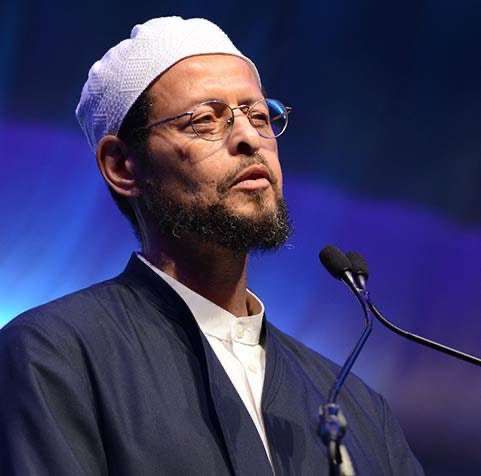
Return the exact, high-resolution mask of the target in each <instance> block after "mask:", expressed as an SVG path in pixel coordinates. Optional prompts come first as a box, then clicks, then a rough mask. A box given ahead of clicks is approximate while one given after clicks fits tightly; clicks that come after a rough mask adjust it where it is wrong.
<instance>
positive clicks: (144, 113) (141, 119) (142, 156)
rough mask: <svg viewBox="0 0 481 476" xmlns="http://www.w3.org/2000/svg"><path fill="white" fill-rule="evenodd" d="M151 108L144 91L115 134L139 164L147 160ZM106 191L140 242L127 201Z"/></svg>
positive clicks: (135, 218) (133, 215)
mask: <svg viewBox="0 0 481 476" xmlns="http://www.w3.org/2000/svg"><path fill="white" fill-rule="evenodd" d="M151 106H152V102H151V97H150V94H149V91H148V89H146V90H145V91H144V92H142V94H141V95H140V96H139V97H138V98H137V100H136V101H135V102H134V104H133V105H132V107H131V108H130V109H129V112H128V113H127V115H126V116H125V118H124V120H123V121H122V125H121V126H120V129H119V132H118V134H117V137H118V138H119V139H121V140H122V141H123V142H124V143H125V144H126V145H127V147H128V148H129V150H130V151H131V152H132V153H133V154H134V155H135V158H136V160H137V161H139V162H140V163H141V162H143V161H145V160H147V137H148V131H147V130H146V129H145V126H147V123H148V121H149V112H150V108H151ZM108 189H109V192H110V194H111V195H112V198H113V199H114V202H115V203H116V205H117V207H118V208H119V210H120V211H121V212H122V215H124V217H126V218H127V220H128V221H129V223H130V225H131V226H132V229H133V231H134V234H135V236H136V237H137V239H138V240H139V242H141V234H140V226H139V223H138V222H137V217H136V216H135V212H134V209H133V208H132V205H131V204H130V202H129V199H128V198H127V197H124V196H122V195H119V194H118V193H117V192H116V191H115V190H113V189H112V188H111V187H110V186H109V187H108Z"/></svg>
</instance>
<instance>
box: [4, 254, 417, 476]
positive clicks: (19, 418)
mask: <svg viewBox="0 0 481 476" xmlns="http://www.w3.org/2000/svg"><path fill="white" fill-rule="evenodd" d="M262 339H263V340H264V345H265V348H266V373H265V382H264V390H263V395H262V412H263V416H264V422H265V427H266V433H267V437H268V440H269V447H270V451H271V455H272V459H273V466H274V469H275V473H276V475H314V474H315V475H324V474H326V475H327V474H328V464H327V458H326V450H325V447H324V445H323V444H322V442H321V441H320V438H319V436H318V434H317V424H318V408H319V405H320V404H322V403H323V402H325V400H326V397H327V393H328V390H329V388H330V386H331V384H332V382H333V380H334V378H335V375H336V373H337V371H338V367H337V366H336V365H334V364H333V363H331V362H330V361H328V360H327V359H325V358H324V357H322V356H320V355H319V354H317V353H316V352H314V351H312V350H310V349H308V348H307V347H305V346H304V345H302V344H301V343H300V342H298V341H296V340H295V339H293V338H292V337H289V336H288V335H286V334H284V333H282V332H281V331H280V330H278V329H276V328H275V327H274V326H273V325H272V324H270V323H269V322H267V321H266V322H265V324H264V328H263V331H262ZM0 389H1V392H0V473H1V474H2V475H3V474H5V475H8V476H11V475H22V476H29V475H55V476H62V475H68V476H75V475H89V476H95V475H107V474H111V475H135V476H137V475H139V476H140V475H142V476H144V475H145V476H149V475H161V474H167V475H194V474H195V475H228V474H236V475H246V476H247V475H249V476H253V475H272V469H271V466H270V464H269V461H268V459H267V457H266V453H265V450H264V447H263V445H262V442H261V440H260V438H259V435H258V432H257V430H256V428H255V426H254V424H253V422H252V420H251V418H250V416H249V414H248V412H247V410H246V409H245V407H244V405H243V403H242V401H241V400H240V398H239V396H238V394H237V392H236V390H235V389H234V387H233V386H232V384H231V382H230V380H229V378H228V376H227V375H226V373H225V371H224V369H223V367H222V365H221V364H220V362H219V361H218V359H217V357H216V356H215V354H214V352H213V351H212V349H211V348H210V346H209V344H208V342H207V341H206V339H205V337H204V336H203V334H202V332H200V330H199V328H198V326H197V324H196V322H195V319H194V317H193V315H192V314H191V312H190V310H189V309H188V307H187V305H186V304H185V303H184V301H183V300H182V299H181V298H180V297H179V296H178V295H177V293H176V292H175V291H174V290H173V289H172V288H170V286H168V285H167V284H166V283H165V282H164V281H163V280H162V279H161V278H160V277H159V276H158V275H157V274H155V273H154V272H153V271H152V270H151V269H149V268H148V267H147V266H146V265H145V264H144V263H142V262H141V261H140V260H139V259H138V258H136V257H135V255H134V256H132V258H131V260H130V262H129V264H128V266H127V268H126V269H125V271H124V272H123V273H122V274H120V275H119V276H117V277H116V278H114V279H112V280H109V281H106V282H103V283H100V284H96V285H94V286H92V287H90V288H87V289H84V290H81V291H79V292H76V293H74V294H71V295H68V296H65V297H63V298H61V299H58V300H56V301H53V302H51V303H49V304H46V305H43V306H40V307H38V308H35V309H32V310H30V311H27V312H26V313H24V314H22V315H20V316H18V317H17V318H15V319H14V320H12V321H11V322H10V323H9V324H7V325H6V326H5V327H4V328H3V329H2V330H1V331H0ZM339 403H340V405H341V408H342V410H343V412H344V414H345V416H346V418H347V421H348V425H349V427H348V432H347V435H346V437H345V440H344V441H345V445H346V447H347V448H348V451H349V453H350V455H351V458H352V460H353V463H354V466H355V469H356V471H357V474H358V475H369V476H376V475H399V476H401V475H402V476H406V475H421V474H423V472H422V469H421V467H420V465H419V463H418V462H417V460H416V459H415V457H414V456H413V454H412V452H411V450H410V449H409V447H408V445H407V443H406V441H405V439H404V436H403V434H402V431H401V429H400V427H399V425H398V423H397V422H396V420H395V418H394V417H393V415H392V414H391V412H390V410H389V408H388V406H387V405H386V402H385V401H384V400H383V398H382V397H381V396H379V395H378V394H376V393H375V392H373V391H372V390H370V389H369V388H368V387H367V386H366V385H365V384H364V383H362V382H361V381H360V380H359V379H358V378H356V377H355V376H350V377H349V378H348V380H347V384H346V386H345V387H344V389H343V390H342V392H341V395H340V399H339Z"/></svg>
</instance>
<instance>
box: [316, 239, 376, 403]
mask: <svg viewBox="0 0 481 476" xmlns="http://www.w3.org/2000/svg"><path fill="white" fill-rule="evenodd" d="M319 259H320V261H321V263H322V264H323V265H324V267H325V268H326V269H327V271H328V272H329V273H330V274H331V275H332V276H333V277H334V278H336V279H340V280H341V281H343V282H344V283H345V284H346V285H347V286H348V288H349V289H350V290H351V291H352V292H353V293H354V295H355V296H356V297H357V299H358V301H359V303H360V304H361V307H362V310H363V313H364V329H363V332H362V334H361V337H360V338H359V340H358V341H357V343H356V345H355V346H354V348H353V350H352V351H351V353H350V354H349V356H348V358H347V359H346V361H345V363H344V365H343V366H342V367H341V370H340V372H339V374H338V376H337V378H336V380H335V382H334V384H333V386H332V387H331V390H330V392H329V398H328V401H329V402H332V403H335V402H336V400H337V397H338V395H339V392H340V390H341V387H342V385H343V384H344V381H345V380H346V378H347V375H348V374H349V372H350V371H351V369H352V367H353V365H354V363H355V361H356V360H357V358H358V356H359V354H360V352H361V350H362V348H363V347H364V344H365V343H366V340H367V338H368V337H369V334H370V333H371V331H372V317H371V316H370V314H369V308H368V304H367V300H366V296H365V291H364V289H363V288H362V287H361V286H359V285H358V284H357V282H356V279H357V278H356V279H355V278H354V275H353V273H352V264H351V261H350V260H349V259H348V258H347V256H346V255H345V254H344V253H343V252H342V251H341V250H340V249H339V248H336V247H335V246H332V245H328V246H326V247H325V248H323V249H322V250H321V252H320V253H319ZM358 274H359V273H356V277H357V276H358Z"/></svg>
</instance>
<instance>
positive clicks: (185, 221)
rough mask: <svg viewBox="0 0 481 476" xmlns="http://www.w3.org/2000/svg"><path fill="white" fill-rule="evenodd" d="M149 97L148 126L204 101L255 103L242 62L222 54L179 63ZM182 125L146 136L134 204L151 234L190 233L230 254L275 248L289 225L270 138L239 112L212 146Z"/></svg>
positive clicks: (183, 121)
mask: <svg viewBox="0 0 481 476" xmlns="http://www.w3.org/2000/svg"><path fill="white" fill-rule="evenodd" d="M149 92H150V97H151V99H152V104H153V106H152V109H151V112H150V122H149V123H151V122H155V121H158V120H160V119H163V118H166V117H171V116H176V115H178V114H181V113H184V112H187V111H191V110H192V109H193V108H194V107H195V106H196V105H198V104H200V103H202V102H204V101H208V100H212V99H216V100H219V101H222V102H224V103H226V104H228V105H230V106H231V107H235V106H238V105H241V104H252V103H254V102H255V101H256V100H258V99H261V98H262V97H263V94H262V92H261V90H260V88H259V85H258V83H257V80H256V77H255V75H254V73H253V71H252V70H251V68H250V67H249V65H248V63H247V62H245V61H244V60H242V59H241V58H238V57H235V56H229V55H204V56H194V57H191V58H187V59H185V60H182V61H180V62H179V63H177V64H176V65H175V66H173V67H172V68H171V69H170V70H168V71H167V72H166V73H164V74H163V75H162V76H161V77H160V78H159V79H158V80H157V81H156V82H155V83H154V84H153V85H152V86H151V88H150V90H149ZM189 119H190V117H189V116H188V115H186V116H183V117H181V118H179V119H177V120H174V121H170V122H167V123H165V124H162V125H161V126H159V127H154V128H152V129H151V132H150V134H149V137H148V144H147V151H148V153H147V158H146V161H147V167H146V168H145V171H144V175H143V177H142V179H141V182H142V186H141V188H142V190H143V194H142V199H141V200H143V201H144V205H145V207H146V209H147V210H148V212H149V214H150V215H151V216H152V218H153V220H154V221H155V222H156V226H158V229H159V231H160V232H161V233H166V232H169V233H171V234H174V235H175V236H177V237H183V235H185V234H192V233H194V234H196V235H198V236H197V238H201V239H204V240H207V241H212V242H217V243H218V244H220V245H223V246H225V247H227V248H231V249H233V250H235V251H248V249H252V248H273V247H276V246H279V245H280V244H281V243H282V242H284V241H285V240H286V239H287V235H288V232H289V226H288V218H287V211H286V208H285V204H284V201H283V198H282V173H281V168H280V164H279V160H278V153H277V142H276V140H275V139H267V138H263V137H261V136H260V135H259V134H258V132H257V130H256V129H255V128H254V127H253V126H252V125H251V124H250V122H249V120H248V118H247V116H246V115H245V114H244V112H242V111H240V110H236V111H235V120H234V124H233V126H232V128H231V130H230V133H227V134H226V136H225V138H224V139H222V140H219V141H215V142H211V141H206V140H203V139H201V138H199V137H198V136H197V135H196V134H195V133H194V131H193V130H192V128H191V127H190V125H189ZM250 170H251V173H250V172H249V171H250ZM246 174H247V176H246ZM240 178H243V180H241V181H239V179H240ZM229 234H230V236H228V235H229ZM246 234H247V235H252V234H254V235H256V236H246ZM239 235H244V236H239ZM274 235H275V236H274ZM239 240H240V242H238V241H239ZM263 240H264V241H266V240H267V241H266V242H265V243H263Z"/></svg>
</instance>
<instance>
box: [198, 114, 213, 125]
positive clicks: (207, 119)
mask: <svg viewBox="0 0 481 476" xmlns="http://www.w3.org/2000/svg"><path fill="white" fill-rule="evenodd" d="M216 120H217V118H216V117H215V115H214V114H213V113H209V114H202V115H201V116H196V117H193V118H192V123H193V124H195V125H197V124H199V125H200V124H213V123H214V122H216Z"/></svg>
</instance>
